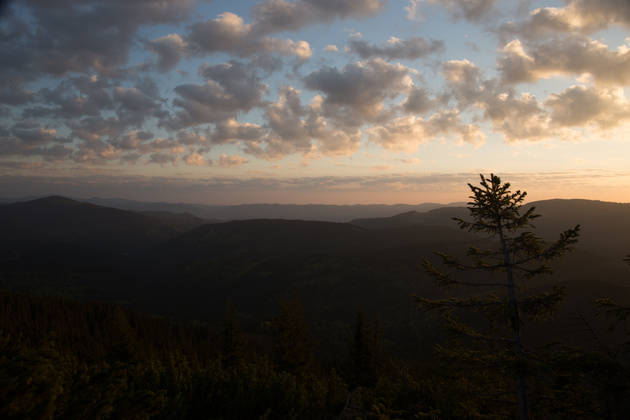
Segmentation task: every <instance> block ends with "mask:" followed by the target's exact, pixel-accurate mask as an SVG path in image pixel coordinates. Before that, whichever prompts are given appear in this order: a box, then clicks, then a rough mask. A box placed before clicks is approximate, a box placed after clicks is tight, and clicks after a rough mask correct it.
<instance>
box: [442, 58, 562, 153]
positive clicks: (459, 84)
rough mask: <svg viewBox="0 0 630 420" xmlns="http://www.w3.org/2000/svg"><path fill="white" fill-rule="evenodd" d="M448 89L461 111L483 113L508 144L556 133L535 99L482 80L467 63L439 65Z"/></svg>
mask: <svg viewBox="0 0 630 420" xmlns="http://www.w3.org/2000/svg"><path fill="white" fill-rule="evenodd" d="M442 74H443V76H444V79H445V81H446V83H447V89H448V91H449V92H450V94H451V96H452V97H453V98H454V99H455V100H456V101H457V104H458V106H459V108H460V109H461V110H465V109H467V108H469V107H474V108H476V109H481V110H483V111H484V112H483V116H482V118H483V119H484V120H489V121H491V122H492V127H493V130H494V131H496V132H499V133H502V134H503V135H504V137H505V139H506V140H507V141H508V142H512V141H518V140H525V139H527V140H541V139H543V138H549V137H552V136H554V135H555V134H557V130H554V129H551V128H550V126H549V116H548V113H547V111H546V110H545V109H543V106H542V104H540V103H539V102H538V100H537V99H536V97H535V96H533V95H531V94H529V93H522V94H521V95H520V96H519V95H517V94H516V93H515V92H514V89H513V88H511V87H509V86H505V85H503V84H502V83H500V82H499V81H498V80H495V79H485V78H484V76H483V74H482V72H481V70H480V69H479V68H478V67H477V66H476V65H475V64H474V63H472V62H470V61H468V60H451V61H447V62H446V63H444V64H443V66H442Z"/></svg>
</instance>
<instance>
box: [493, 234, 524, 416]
mask: <svg viewBox="0 0 630 420" xmlns="http://www.w3.org/2000/svg"><path fill="white" fill-rule="evenodd" d="M499 238H500V239H501V249H502V250H503V263H504V264H505V273H506V277H507V286H508V306H509V308H510V324H511V326H512V333H513V335H514V352H515V353H516V355H517V356H518V358H519V359H521V358H522V357H523V346H522V345H521V332H520V327H521V325H520V319H519V314H518V305H517V301H516V288H515V285H514V272H513V271H512V263H511V261H510V252H509V250H508V248H507V244H506V242H505V237H504V236H503V227H502V226H501V222H499ZM523 376H524V375H523V371H522V369H521V367H520V366H518V368H517V370H516V382H517V387H518V389H517V393H518V407H519V414H520V418H521V420H527V419H528V418H529V415H528V413H527V411H528V410H527V395H526V393H527V390H526V384H525V378H524V377H523Z"/></svg>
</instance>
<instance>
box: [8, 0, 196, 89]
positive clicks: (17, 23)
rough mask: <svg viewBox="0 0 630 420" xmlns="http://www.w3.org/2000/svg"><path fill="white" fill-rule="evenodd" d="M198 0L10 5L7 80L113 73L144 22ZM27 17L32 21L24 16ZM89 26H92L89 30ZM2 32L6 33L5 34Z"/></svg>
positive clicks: (175, 14) (172, 16) (173, 17)
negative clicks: (83, 73) (86, 73)
mask: <svg viewBox="0 0 630 420" xmlns="http://www.w3.org/2000/svg"><path fill="white" fill-rule="evenodd" d="M193 4H194V0H164V1H151V0H111V1H106V2H103V1H96V0H63V1H57V2H53V3H51V2H48V1H39V0H31V1H25V2H20V3H19V4H18V3H17V2H16V3H15V4H14V5H13V7H10V8H9V9H8V10H9V16H8V22H9V23H7V24H6V26H5V28H4V29H5V31H3V32H6V35H7V36H3V37H2V38H1V39H0V62H2V63H3V72H2V75H3V76H5V77H4V81H3V80H0V86H2V85H4V86H6V83H8V81H9V80H10V81H12V82H13V83H15V81H18V82H20V81H28V80H33V79H35V78H37V77H40V76H41V75H53V76H60V75H64V74H67V73H69V72H85V71H88V70H93V71H97V72H100V73H102V74H112V73H113V72H115V71H116V70H117V69H118V68H119V67H121V66H123V65H125V64H126V63H127V60H128V57H129V51H130V49H131V46H132V44H133V42H134V40H135V39H136V35H137V32H138V29H139V28H140V27H142V26H143V25H149V24H161V23H173V22H178V21H180V20H181V19H183V18H184V17H185V16H186V15H187V13H188V11H189V10H190V8H191V6H192V5H193ZM24 15H28V16H29V19H28V21H25V20H22V18H21V16H24ZM86 28H89V30H86ZM3 35H4V34H3Z"/></svg>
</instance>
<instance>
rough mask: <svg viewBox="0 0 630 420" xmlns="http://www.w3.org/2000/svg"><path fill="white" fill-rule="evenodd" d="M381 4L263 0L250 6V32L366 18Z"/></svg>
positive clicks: (342, 0)
mask: <svg viewBox="0 0 630 420" xmlns="http://www.w3.org/2000/svg"><path fill="white" fill-rule="evenodd" d="M384 5H385V1H384V0H296V1H286V0H264V1H262V2H260V3H258V4H256V5H255V6H254V7H253V8H252V11H251V13H252V17H253V20H254V23H253V32H254V33H256V34H270V33H277V32H284V31H295V30H297V29H300V28H303V27H305V26H308V25H313V24H317V23H322V22H330V21H332V20H334V19H345V18H366V17H369V16H373V15H375V14H377V13H379V12H380V11H381V10H382V8H383V6H384Z"/></svg>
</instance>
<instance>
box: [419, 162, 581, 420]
mask: <svg viewBox="0 0 630 420" xmlns="http://www.w3.org/2000/svg"><path fill="white" fill-rule="evenodd" d="M480 177H481V182H480V186H479V187H477V186H474V185H472V184H468V186H469V187H470V190H471V191H472V195H471V196H470V198H471V199H472V201H471V202H469V203H468V210H469V211H470V216H471V218H472V220H471V221H466V220H462V219H458V218H456V219H454V220H455V221H456V222H457V223H458V225H459V227H460V228H461V229H465V230H468V231H470V232H475V233H481V234H486V235H488V236H489V237H490V238H493V239H495V240H496V241H497V246H496V247H494V248H491V249H480V248H477V247H471V248H470V249H469V250H468V252H467V256H468V257H469V260H470V262H462V261H460V260H459V259H457V258H455V257H453V256H450V255H446V254H443V253H436V255H437V256H439V257H440V259H441V263H442V265H443V266H445V267H447V268H449V269H455V270H457V271H462V272H469V273H474V272H477V273H486V274H487V275H483V276H482V277H483V280H479V276H477V277H474V276H467V278H465V279H463V280H457V279H455V278H454V277H453V276H452V275H451V274H450V273H448V272H444V271H441V270H440V269H438V268H437V267H436V266H434V265H433V264H432V263H431V262H430V261H429V260H428V259H425V260H424V268H425V270H426V271H427V272H428V273H429V274H430V275H431V276H432V277H434V278H435V279H436V281H437V283H438V285H440V286H442V287H455V286H465V287H475V288H480V287H481V288H487V289H489V290H490V293H484V294H481V295H479V294H476V295H473V296H470V297H450V298H447V299H438V300H435V299H426V298H422V297H418V298H417V301H418V303H419V304H420V306H421V308H423V309H425V310H433V309H435V310H439V311H441V313H442V314H443V315H444V319H445V320H446V321H447V322H448V325H449V326H450V327H451V328H452V329H454V330H455V331H458V332H460V333H463V334H465V335H466V336H468V337H470V338H472V339H474V340H479V341H481V342H485V343H486V344H487V345H489V346H490V347H491V348H492V352H487V351H486V352H480V353H477V354H475V353H474V352H471V351H470V350H465V351H464V350H462V351H459V352H452V351H451V350H445V349H443V351H445V352H449V351H450V352H451V355H455V356H462V357H468V358H471V359H477V360H478V361H483V363H485V364H486V365H494V366H497V365H498V366H503V368H506V367H507V368H510V370H511V371H512V372H513V374H514V378H515V380H516V382H517V396H518V403H519V414H520V418H521V419H527V418H528V404H527V389H526V381H525V376H526V370H527V360H528V357H527V356H528V354H527V352H526V351H525V349H524V346H523V343H522V340H521V325H522V322H523V316H524V315H526V316H529V317H532V318H539V317H543V316H545V315H547V314H549V313H550V311H552V310H553V308H554V307H555V306H556V304H557V303H558V302H560V300H561V299H562V297H563V290H562V289H561V288H558V287H553V289H552V290H550V291H547V292H544V293H538V294H531V293H528V292H527V290H526V289H525V286H527V285H528V282H530V281H531V279H533V278H534V277H537V276H540V275H544V274H550V273H551V267H550V265H549V263H550V261H551V260H553V259H556V258H558V257H560V256H561V255H563V254H565V253H566V252H567V251H569V250H570V249H571V246H572V245H573V244H574V243H576V242H577V238H578V235H579V230H580V226H579V225H577V226H575V227H574V228H573V229H569V230H567V231H565V232H563V233H562V234H561V235H560V238H559V239H558V240H557V241H556V242H554V243H552V244H550V245H547V244H546V243H545V242H544V241H543V240H542V239H540V238H539V237H537V236H536V235H535V234H534V233H533V232H531V231H529V230H528V228H531V227H533V225H532V222H533V221H534V220H535V219H536V218H537V217H539V215H537V214H535V213H534V211H535V209H534V207H531V208H529V209H528V210H526V211H524V212H522V204H523V201H524V199H525V197H526V195H527V193H526V192H521V191H520V190H518V191H516V192H512V191H510V184H509V183H503V182H502V181H501V179H500V178H499V177H498V176H496V175H494V174H491V175H490V177H487V178H486V177H485V176H484V175H480ZM497 273H502V274H500V275H497ZM530 284H531V282H530ZM465 309H469V310H473V311H476V312H479V313H481V314H482V315H484V316H485V317H486V318H487V319H488V320H489V321H490V325H491V328H490V329H489V331H487V332H483V331H481V330H480V329H479V328H475V327H473V326H471V325H469V324H466V323H463V322H461V321H460V320H459V319H458V316H457V312H459V311H460V310H465ZM483 391H485V390H483ZM483 391H482V390H480V392H483Z"/></svg>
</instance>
